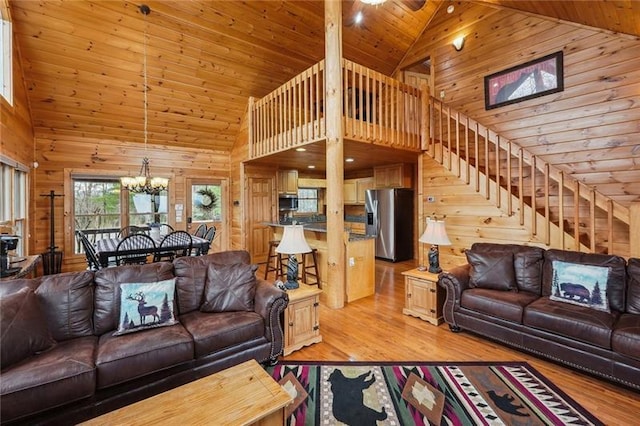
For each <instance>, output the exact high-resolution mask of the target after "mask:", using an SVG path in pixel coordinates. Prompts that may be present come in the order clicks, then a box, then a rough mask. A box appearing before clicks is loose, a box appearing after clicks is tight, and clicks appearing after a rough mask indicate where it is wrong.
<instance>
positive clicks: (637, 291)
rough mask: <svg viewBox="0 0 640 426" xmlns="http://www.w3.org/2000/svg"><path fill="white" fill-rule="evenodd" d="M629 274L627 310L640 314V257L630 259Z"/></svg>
mask: <svg viewBox="0 0 640 426" xmlns="http://www.w3.org/2000/svg"><path fill="white" fill-rule="evenodd" d="M627 274H628V275H629V287H628V290H627V312H628V313H630V314H640V259H636V258H631V259H629V261H628V264H627Z"/></svg>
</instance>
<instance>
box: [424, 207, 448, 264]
mask: <svg viewBox="0 0 640 426" xmlns="http://www.w3.org/2000/svg"><path fill="white" fill-rule="evenodd" d="M418 241H420V242H421V243H425V244H431V248H430V249H429V272H431V273H433V274H438V273H440V272H442V268H440V253H439V251H438V246H450V245H451V241H450V240H449V237H448V236H447V230H446V229H445V227H444V219H443V220H437V219H436V218H435V216H434V217H433V218H431V217H428V218H427V227H426V228H425V229H424V233H423V234H422V236H421V237H420V239H419V240H418ZM419 269H420V268H419ZM424 269H426V268H424V267H422V270H424Z"/></svg>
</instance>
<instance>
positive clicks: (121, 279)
mask: <svg viewBox="0 0 640 426" xmlns="http://www.w3.org/2000/svg"><path fill="white" fill-rule="evenodd" d="M171 278H173V265H172V264H171V263H170V262H156V263H149V264H146V265H126V266H118V267H117V268H103V269H101V270H99V271H96V272H95V275H94V283H95V305H94V306H95V308H94V312H93V326H94V333H95V334H96V335H102V334H104V333H107V332H110V331H114V330H116V329H117V328H118V323H119V321H120V283H151V282H156V281H164V280H169V279H171Z"/></svg>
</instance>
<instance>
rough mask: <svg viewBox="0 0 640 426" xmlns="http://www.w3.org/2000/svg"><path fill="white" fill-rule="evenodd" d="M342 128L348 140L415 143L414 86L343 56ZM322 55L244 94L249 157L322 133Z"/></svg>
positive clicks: (398, 145) (416, 96)
mask: <svg viewBox="0 0 640 426" xmlns="http://www.w3.org/2000/svg"><path fill="white" fill-rule="evenodd" d="M342 72H343V78H342V80H343V84H344V87H343V91H342V92H343V104H342V107H343V114H344V119H343V132H344V137H345V138H348V139H352V140H357V141H362V142H369V143H375V144H380V145H386V146H392V147H395V148H398V149H408V150H415V151H417V150H419V149H420V117H421V104H420V90H419V89H417V88H415V87H413V86H410V85H407V84H404V83H402V82H400V81H397V80H394V79H392V78H390V77H387V76H385V75H383V74H380V73H378V72H375V71H373V70H370V69H368V68H365V67H363V66H361V65H358V64H356V63H354V62H351V61H348V60H346V59H343V61H342ZM324 84H325V77H324V61H320V62H319V63H318V64H316V65H314V66H312V67H310V68H309V69H307V70H305V71H304V72H302V73H301V74H299V75H297V76H296V77H294V78H292V79H291V80H289V81H288V82H286V83H285V84H283V85H282V86H280V87H279V88H277V89H276V90H274V91H273V92H271V93H269V94H268V95H266V96H265V97H264V98H262V99H259V100H255V99H254V98H250V100H249V157H250V158H257V157H263V156H266V155H270V154H274V153H276V152H281V151H285V150H287V149H290V148H294V147H298V146H302V145H305V144H308V143H311V142H316V141H319V140H323V139H324V138H325V137H326V123H325V114H324Z"/></svg>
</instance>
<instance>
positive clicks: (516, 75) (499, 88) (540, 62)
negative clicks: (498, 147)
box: [484, 51, 564, 110]
mask: <svg viewBox="0 0 640 426" xmlns="http://www.w3.org/2000/svg"><path fill="white" fill-rule="evenodd" d="M563 90H564V73H563V65H562V51H560V52H555V53H552V54H550V55H547V56H544V57H542V58H538V59H534V60H533V61H529V62H527V63H524V64H520V65H516V66H515V67H511V68H509V69H506V70H504V71H500V72H497V73H495V74H491V75H488V76H486V77H485V78H484V106H485V109H487V110H489V109H493V108H497V107H501V106H504V105H509V104H513V103H516V102H520V101H524V100H527V99H533V98H537V97H538V96H543V95H548V94H550V93H555V92H561V91H563Z"/></svg>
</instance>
